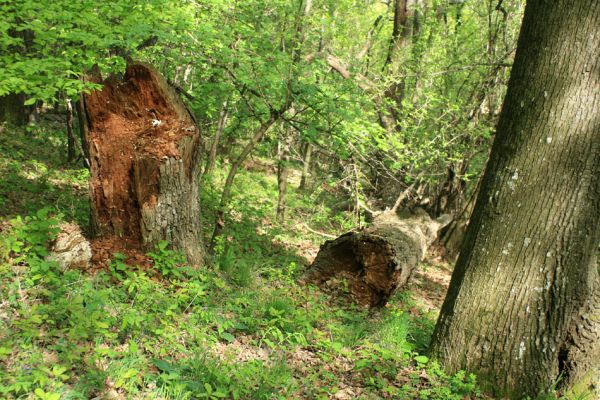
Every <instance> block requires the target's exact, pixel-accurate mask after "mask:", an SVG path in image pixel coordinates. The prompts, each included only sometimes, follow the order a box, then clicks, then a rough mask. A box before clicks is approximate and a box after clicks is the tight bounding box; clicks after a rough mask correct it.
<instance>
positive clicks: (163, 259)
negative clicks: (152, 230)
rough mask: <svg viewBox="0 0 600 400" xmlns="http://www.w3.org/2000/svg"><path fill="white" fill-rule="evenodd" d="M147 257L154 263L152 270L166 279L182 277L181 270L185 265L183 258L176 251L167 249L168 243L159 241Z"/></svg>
mask: <svg viewBox="0 0 600 400" xmlns="http://www.w3.org/2000/svg"><path fill="white" fill-rule="evenodd" d="M148 256H149V257H150V258H152V261H154V268H155V269H156V270H157V271H158V272H160V274H161V275H162V276H164V277H167V278H171V277H172V278H176V279H181V278H183V277H184V275H183V273H182V268H183V266H184V265H185V264H186V258H185V256H184V255H183V254H182V253H181V252H178V251H176V250H172V249H169V242H167V241H165V240H161V241H160V242H159V243H158V244H157V245H156V248H155V250H154V251H153V252H150V253H148Z"/></svg>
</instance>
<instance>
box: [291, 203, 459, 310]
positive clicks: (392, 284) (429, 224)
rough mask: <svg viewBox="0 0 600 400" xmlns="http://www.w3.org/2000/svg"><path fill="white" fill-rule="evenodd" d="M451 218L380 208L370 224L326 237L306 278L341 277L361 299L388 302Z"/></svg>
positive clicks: (321, 281)
mask: <svg viewBox="0 0 600 400" xmlns="http://www.w3.org/2000/svg"><path fill="white" fill-rule="evenodd" d="M448 222H449V220H448V218H447V217H446V216H444V217H441V218H440V219H438V220H432V219H431V218H429V216H428V215H427V214H426V213H425V212H418V213H416V214H415V215H411V216H410V217H408V218H400V217H399V216H398V215H397V214H396V213H395V212H392V211H388V212H385V213H382V214H380V215H378V216H377V217H376V218H375V220H374V221H373V224H372V225H371V226H370V227H368V228H366V229H364V230H359V231H351V232H348V233H345V234H343V235H341V236H340V237H338V238H336V239H334V240H328V241H326V242H325V243H324V244H323V245H322V246H321V249H320V250H319V253H318V254H317V257H316V258H315V260H314V262H313V263H312V265H311V266H310V267H309V269H308V271H307V273H306V275H305V277H304V279H303V281H304V282H306V283H314V284H317V285H319V286H321V285H323V284H325V283H327V282H328V281H330V280H331V279H332V278H335V277H343V278H346V279H347V280H348V289H349V291H350V294H351V295H352V297H354V298H355V299H356V301H357V302H358V303H359V304H361V305H368V306H370V307H381V306H384V305H385V304H386V303H387V301H388V299H389V298H390V297H391V296H392V294H393V293H394V292H395V290H396V289H397V288H399V287H402V286H403V285H405V284H406V283H407V282H408V280H409V278H410V277H411V275H412V273H413V271H414V270H415V269H416V268H417V266H418V265H419V263H420V262H421V261H422V260H423V258H424V257H425V254H426V252H427V249H428V248H429V246H430V245H431V244H432V243H433V241H434V240H435V239H436V237H437V234H438V231H439V230H440V229H441V228H442V227H443V226H444V225H445V224H447V223H448Z"/></svg>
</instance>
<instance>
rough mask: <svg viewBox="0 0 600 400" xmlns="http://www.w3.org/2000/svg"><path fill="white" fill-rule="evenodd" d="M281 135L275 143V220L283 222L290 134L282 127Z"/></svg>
mask: <svg viewBox="0 0 600 400" xmlns="http://www.w3.org/2000/svg"><path fill="white" fill-rule="evenodd" d="M282 136H283V137H280V138H279V141H278V143H277V188H278V196H277V221H279V223H283V221H284V219H285V209H286V206H285V195H286V192H287V186H288V175H289V164H290V146H291V134H290V132H289V129H286V128H284V131H283V133H282Z"/></svg>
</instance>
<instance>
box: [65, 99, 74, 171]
mask: <svg viewBox="0 0 600 400" xmlns="http://www.w3.org/2000/svg"><path fill="white" fill-rule="evenodd" d="M65 109H66V121H65V122H66V125H67V161H68V162H71V161H73V160H74V159H75V135H74V134H73V105H72V104H71V99H69V98H66V99H65Z"/></svg>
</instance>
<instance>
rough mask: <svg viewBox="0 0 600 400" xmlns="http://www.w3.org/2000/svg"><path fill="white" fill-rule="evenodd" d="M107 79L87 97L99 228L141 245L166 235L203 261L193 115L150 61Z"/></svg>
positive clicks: (144, 247)
mask: <svg viewBox="0 0 600 400" xmlns="http://www.w3.org/2000/svg"><path fill="white" fill-rule="evenodd" d="M103 85H104V87H103V89H102V90H100V91H95V92H92V93H91V94H89V95H86V96H84V104H85V109H86V110H85V111H86V114H87V120H88V122H89V125H90V130H89V141H90V143H89V145H90V162H91V183H90V188H91V198H92V223H93V229H94V231H95V233H96V234H97V235H98V236H101V237H107V236H109V237H110V236H116V237H118V238H122V241H123V242H126V243H127V244H128V245H129V246H131V247H134V248H139V249H140V250H150V249H152V248H153V247H154V246H155V245H156V244H157V243H158V242H160V241H161V240H166V241H169V242H170V243H171V244H172V245H173V246H174V247H175V248H176V249H179V250H182V251H184V252H185V253H186V255H187V257H188V260H189V261H190V262H191V263H193V264H195V265H198V264H200V263H201V262H202V257H203V250H202V244H201V241H200V232H201V229H200V204H199V196H198V172H199V162H198V155H199V150H200V132H199V131H198V128H197V127H196V125H195V123H194V121H193V119H192V117H191V114H190V113H189V112H188V110H187V109H186V108H185V106H184V104H183V103H182V102H181V100H180V99H179V98H178V97H177V94H176V93H175V91H174V90H172V88H170V87H169V86H168V85H167V83H166V81H165V80H164V79H163V77H161V76H160V74H159V73H158V72H157V71H155V70H154V69H153V68H151V67H150V66H148V65H146V64H142V63H132V64H130V65H129V66H128V67H127V72H126V74H125V76H124V78H123V79H118V78H116V77H109V78H108V79H106V80H105V81H104V82H103Z"/></svg>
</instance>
